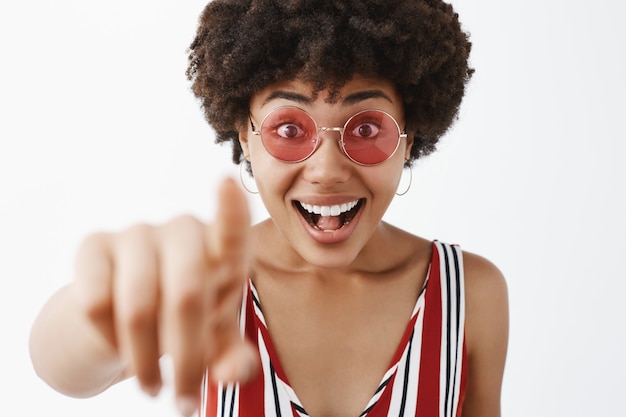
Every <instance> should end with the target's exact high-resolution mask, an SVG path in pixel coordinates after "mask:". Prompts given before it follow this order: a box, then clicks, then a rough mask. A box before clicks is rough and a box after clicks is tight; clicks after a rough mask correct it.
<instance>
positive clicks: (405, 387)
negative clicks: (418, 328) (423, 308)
mask: <svg viewBox="0 0 626 417" xmlns="http://www.w3.org/2000/svg"><path fill="white" fill-rule="evenodd" d="M413 336H415V329H413V332H411V338H410V339H409V348H408V349H409V350H408V352H407V354H406V365H405V366H404V383H403V385H402V402H400V413H398V416H399V417H402V416H403V415H404V409H405V408H406V396H407V393H408V390H409V366H410V365H411V347H412V346H413ZM396 372H398V371H397V370H396Z"/></svg>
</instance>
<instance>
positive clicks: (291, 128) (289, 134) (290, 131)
mask: <svg viewBox="0 0 626 417" xmlns="http://www.w3.org/2000/svg"><path fill="white" fill-rule="evenodd" d="M276 134H277V135H278V136H280V137H281V138H284V139H295V138H299V137H302V136H305V135H306V132H305V131H304V129H302V128H301V127H300V126H298V125H296V124H294V123H284V124H282V125H279V126H278V127H276Z"/></svg>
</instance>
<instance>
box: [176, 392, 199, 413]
mask: <svg viewBox="0 0 626 417" xmlns="http://www.w3.org/2000/svg"><path fill="white" fill-rule="evenodd" d="M176 408H178V412H179V413H180V415H181V416H183V417H191V416H192V415H193V413H195V412H196V400H195V398H193V397H178V398H177V399H176Z"/></svg>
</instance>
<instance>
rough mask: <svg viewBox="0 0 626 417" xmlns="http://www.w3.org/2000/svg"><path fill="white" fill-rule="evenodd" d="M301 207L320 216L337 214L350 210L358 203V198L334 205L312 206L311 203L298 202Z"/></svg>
mask: <svg viewBox="0 0 626 417" xmlns="http://www.w3.org/2000/svg"><path fill="white" fill-rule="evenodd" d="M299 203H300V205H301V206H302V208H304V209H305V210H306V211H308V212H309V213H312V214H319V215H321V216H325V217H326V216H339V215H340V214H342V213H345V212H346V211H350V210H352V209H353V208H354V206H356V205H357V204H358V203H359V200H355V201H351V202H349V203H343V204H335V205H334V206H314V205H312V204H306V203H302V202H299Z"/></svg>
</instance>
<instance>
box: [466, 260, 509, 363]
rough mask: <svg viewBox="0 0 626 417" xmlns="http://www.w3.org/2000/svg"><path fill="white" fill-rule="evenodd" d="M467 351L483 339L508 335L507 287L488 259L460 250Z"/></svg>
mask: <svg viewBox="0 0 626 417" xmlns="http://www.w3.org/2000/svg"><path fill="white" fill-rule="evenodd" d="M463 267H464V268H463V269H464V275H465V311H466V332H467V347H468V353H470V354H471V353H472V350H474V348H478V347H479V346H480V345H481V344H482V343H481V342H483V341H485V340H486V339H493V338H504V339H506V338H507V337H508V289H507V284H506V280H505V278H504V275H503V274H502V272H501V271H500V269H498V267H497V266H495V265H494V264H493V263H492V262H491V261H489V260H487V259H485V258H483V257H482V256H479V255H476V254H473V253H470V252H466V251H463Z"/></svg>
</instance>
